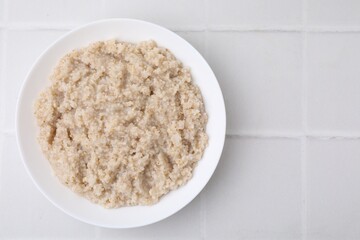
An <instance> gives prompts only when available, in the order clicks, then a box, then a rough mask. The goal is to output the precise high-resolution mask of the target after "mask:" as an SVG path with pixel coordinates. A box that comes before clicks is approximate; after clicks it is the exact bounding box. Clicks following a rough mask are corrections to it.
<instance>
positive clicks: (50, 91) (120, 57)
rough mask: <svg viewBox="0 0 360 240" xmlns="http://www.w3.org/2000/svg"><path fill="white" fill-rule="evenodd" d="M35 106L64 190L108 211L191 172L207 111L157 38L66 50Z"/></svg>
mask: <svg viewBox="0 0 360 240" xmlns="http://www.w3.org/2000/svg"><path fill="white" fill-rule="evenodd" d="M50 80H51V86H50V87H48V88H47V89H46V90H45V91H43V92H42V93H41V94H40V96H39V98H38V99H37V101H36V103H35V116H36V119H37V122H38V126H39V129H40V133H39V137H38V138H39V142H40V145H41V148H42V151H43V152H44V154H45V156H46V158H47V159H48V160H49V162H50V164H51V166H52V169H53V171H54V173H55V175H56V176H57V177H58V178H59V180H60V181H61V182H62V183H63V184H65V185H66V186H67V187H69V188H71V189H72V190H73V191H75V192H76V193H78V194H80V195H82V196H84V197H86V198H87V199H89V200H90V201H92V202H94V203H97V204H101V205H103V206H104V207H107V208H118V207H122V206H130V205H150V204H154V203H156V202H158V201H159V199H160V198H161V196H163V195H164V194H166V193H168V192H169V191H171V190H174V189H176V188H178V187H180V186H182V185H184V184H185V183H186V182H187V181H189V180H190V179H191V177H192V174H193V170H194V168H195V167H196V165H197V162H198V161H199V160H200V159H201V157H202V155H203V153H204V150H205V148H206V146H207V142H208V137H207V134H206V131H205V130H206V129H205V128H206V123H207V115H206V112H205V106H204V102H203V99H202V96H201V93H200V90H199V88H198V87H197V86H196V85H195V84H194V83H192V79H191V74H190V70H189V69H187V68H185V67H184V66H183V65H182V63H181V62H179V61H178V60H177V59H176V58H175V57H174V55H173V54H172V53H171V52H170V51H168V50H167V49H165V48H161V47H158V46H157V44H156V43H155V42H154V41H144V42H140V43H138V44H133V43H127V42H119V41H116V40H109V41H104V42H96V43H93V44H91V45H89V46H88V47H85V48H82V49H77V50H73V51H72V52H70V53H69V54H67V55H65V56H64V57H63V58H62V59H61V60H60V62H59V63H58V64H57V66H56V67H55V69H54V71H53V73H52V75H51V76H50Z"/></svg>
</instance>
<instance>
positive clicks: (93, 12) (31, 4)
mask: <svg viewBox="0 0 360 240" xmlns="http://www.w3.org/2000/svg"><path fill="white" fill-rule="evenodd" d="M8 9H9V10H8V11H9V12H8V14H9V20H10V21H12V22H23V23H31V22H37V23H49V22H50V23H52V22H55V23H76V24H79V23H85V22H89V21H94V20H97V19H99V18H101V16H102V15H101V14H102V13H103V6H102V2H101V1H98V0H76V1H72V0H62V1H47V0H31V1H26V3H25V2H24V1H22V0H11V1H8Z"/></svg>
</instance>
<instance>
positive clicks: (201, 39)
mask: <svg viewBox="0 0 360 240" xmlns="http://www.w3.org/2000/svg"><path fill="white" fill-rule="evenodd" d="M176 33H177V34H178V35H179V36H180V37H182V38H184V39H185V40H186V41H188V42H189V43H190V44H191V45H192V46H193V47H194V48H196V50H197V51H198V52H199V53H201V55H202V56H203V57H205V56H206V52H205V50H206V49H205V48H206V47H205V32H183V31H176Z"/></svg>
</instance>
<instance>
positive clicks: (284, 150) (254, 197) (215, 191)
mask: <svg viewBox="0 0 360 240" xmlns="http://www.w3.org/2000/svg"><path fill="white" fill-rule="evenodd" d="M300 165H301V161H300V142H299V141H298V140H284V139H256V138H241V139H237V138H228V139H227V141H226V143H225V149H224V151H223V156H222V158H221V160H220V162H219V166H218V168H217V170H216V172H215V175H214V176H213V177H212V179H211V180H210V182H209V184H208V185H207V187H206V190H205V193H206V205H205V206H206V213H207V215H206V239H235V238H236V239H300V238H301V233H300V231H301V172H300V171H301V167H300ZM235 236H236V237H235Z"/></svg>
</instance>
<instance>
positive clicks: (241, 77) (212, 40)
mask: <svg viewBox="0 0 360 240" xmlns="http://www.w3.org/2000/svg"><path fill="white" fill-rule="evenodd" d="M208 55H209V57H208V59H209V62H210V65H211V66H212V68H213V70H214V72H215V74H216V76H217V79H218V81H219V83H220V86H221V88H222V91H223V94H224V97H225V104H226V110H227V117H228V129H227V131H228V133H238V132H242V131H261V132H264V131H289V132H296V131H300V129H301V78H302V71H301V66H302V53H301V35H300V34H299V33H269V32H262V33H260V32H245V33H235V32H226V33H224V32H210V33H209V37H208Z"/></svg>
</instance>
